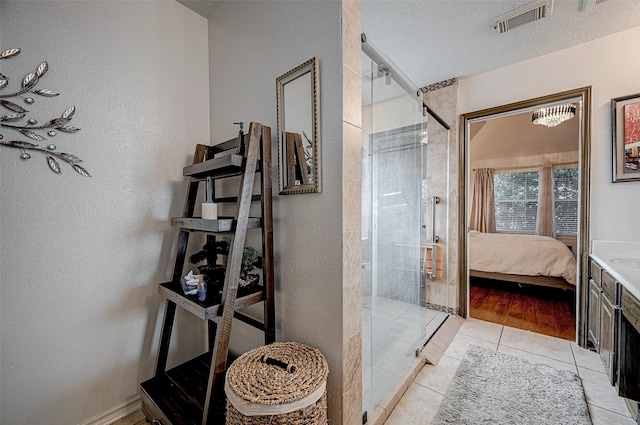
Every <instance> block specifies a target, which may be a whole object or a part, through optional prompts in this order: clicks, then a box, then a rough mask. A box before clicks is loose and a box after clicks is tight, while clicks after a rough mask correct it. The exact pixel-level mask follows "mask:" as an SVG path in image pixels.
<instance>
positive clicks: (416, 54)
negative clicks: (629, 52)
mask: <svg viewBox="0 0 640 425" xmlns="http://www.w3.org/2000/svg"><path fill="white" fill-rule="evenodd" d="M178 1H179V2H180V3H182V4H184V5H185V6H187V7H188V8H190V9H192V10H194V11H195V12H197V13H199V14H200V15H202V16H204V17H206V18H209V17H211V16H212V15H213V14H214V13H215V10H216V8H217V7H218V6H219V5H220V4H221V3H222V2H223V1H224V0H178ZM226 1H247V0H226ZM295 1H309V0H295ZM320 1H326V0H320ZM531 2H532V0H362V28H363V30H364V32H366V33H367V35H368V36H369V38H370V39H372V40H373V41H374V42H375V43H376V44H377V45H378V46H379V47H380V48H381V49H382V50H383V52H384V53H386V54H387V56H389V57H390V59H391V60H392V61H393V62H395V63H396V65H397V66H398V67H399V68H400V69H401V70H402V71H403V72H404V73H405V74H406V75H407V76H408V77H409V79H410V80H411V81H412V82H413V83H414V84H415V85H417V86H418V87H422V86H426V85H429V84H432V83H436V82H439V81H442V80H446V79H448V78H452V77H467V76H471V75H475V74H478V73H482V72H486V71H489V70H492V69H496V68H500V67H503V66H506V65H510V64H513V63H517V62H521V61H523V60H527V59H531V58H534V57H536V56H540V55H544V54H547V53H551V52H554V51H558V50H562V49H565V48H567V47H571V46H575V45H578V44H582V43H585V42H587V41H591V40H595V39H598V38H601V37H604V36H606V35H609V34H613V33H616V32H620V31H624V30H626V29H629V28H633V27H636V26H640V0H606V1H603V2H601V3H600V4H598V5H596V6H592V7H591V8H589V9H588V10H586V11H580V1H578V0H555V2H554V5H553V13H552V15H551V16H549V17H547V18H544V19H541V20H539V21H536V22H532V23H529V24H526V25H523V26H520V27H517V28H514V29H512V30H511V31H508V32H506V33H504V34H499V33H498V32H497V31H496V30H494V29H493V23H494V18H496V17H498V16H500V15H502V14H504V13H507V12H510V11H512V10H513V9H515V8H517V7H520V6H522V5H525V4H528V3H531ZM591 3H593V2H591Z"/></svg>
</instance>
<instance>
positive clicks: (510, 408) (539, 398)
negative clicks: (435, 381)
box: [431, 345, 591, 425]
mask: <svg viewBox="0 0 640 425" xmlns="http://www.w3.org/2000/svg"><path fill="white" fill-rule="evenodd" d="M464 424H491V425H591V418H590V416H589V410H588V408H587V403H586V401H585V398H584V392H583V390H582V384H581V383H580V378H578V376H577V375H576V374H575V373H572V372H569V371H566V370H559V369H556V368H553V367H551V366H547V365H543V364H538V363H531V362H528V361H526V360H523V359H520V358H518V357H513V356H510V355H508V354H504V353H498V352H495V351H491V350H488V349H486V348H481V347H477V346H474V345H472V346H471V348H469V351H467V353H466V354H465V356H464V359H462V362H461V363H460V366H459V367H458V370H457V372H456V374H455V376H454V377H453V380H452V381H451V384H449V388H447V392H446V394H445V396H444V399H443V400H442V403H441V404H440V407H439V408H438V411H437V412H436V416H435V418H434V419H433V421H432V422H431V425H464Z"/></svg>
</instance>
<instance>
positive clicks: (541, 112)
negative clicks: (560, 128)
mask: <svg viewBox="0 0 640 425" xmlns="http://www.w3.org/2000/svg"><path fill="white" fill-rule="evenodd" d="M575 115H576V105H574V104H573V103H567V104H566V105H559V106H552V107H550V108H542V109H538V110H537V111H534V112H533V115H532V116H531V122H532V123H534V124H538V125H544V126H547V127H555V126H556V125H558V124H560V123H563V122H565V121H567V120H570V119H571V118H573V117H574V116H575Z"/></svg>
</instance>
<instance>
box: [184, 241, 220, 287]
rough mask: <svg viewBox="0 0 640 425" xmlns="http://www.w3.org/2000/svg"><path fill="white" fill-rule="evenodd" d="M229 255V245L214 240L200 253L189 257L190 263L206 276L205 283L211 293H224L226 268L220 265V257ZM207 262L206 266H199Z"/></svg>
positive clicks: (204, 246)
mask: <svg viewBox="0 0 640 425" xmlns="http://www.w3.org/2000/svg"><path fill="white" fill-rule="evenodd" d="M228 253H229V243H228V242H226V241H221V240H214V241H209V242H207V243H205V244H204V245H203V246H202V249H200V251H198V252H196V253H194V254H193V255H191V257H189V262H190V263H191V264H194V265H196V266H197V267H198V271H199V272H200V273H202V275H204V281H205V283H206V284H207V285H208V288H209V290H210V291H215V293H222V288H223V286H224V271H225V266H223V265H220V264H218V256H219V255H227V254H228ZM205 260H206V262H207V263H206V264H202V265H200V266H198V264H200V263H202V262H203V261H205Z"/></svg>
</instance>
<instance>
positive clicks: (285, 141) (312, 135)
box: [276, 57, 322, 195]
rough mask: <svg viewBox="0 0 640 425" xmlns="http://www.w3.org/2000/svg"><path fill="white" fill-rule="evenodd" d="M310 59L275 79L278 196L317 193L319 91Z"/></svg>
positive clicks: (315, 63) (316, 67) (316, 70)
mask: <svg viewBox="0 0 640 425" xmlns="http://www.w3.org/2000/svg"><path fill="white" fill-rule="evenodd" d="M319 74H320V72H319V65H318V58H317V57H314V58H311V59H309V60H308V61H306V62H305V63H303V64H301V65H299V66H297V67H295V68H294V69H292V70H290V71H289V72H287V73H285V74H283V75H281V76H280V77H278V78H277V79H276V96H277V107H278V158H279V165H280V167H279V177H280V194H281V195H288V194H293V193H312V192H320V191H321V190H322V185H321V170H322V167H321V156H320V155H321V149H320V90H319Z"/></svg>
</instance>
